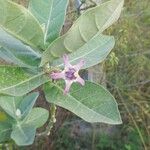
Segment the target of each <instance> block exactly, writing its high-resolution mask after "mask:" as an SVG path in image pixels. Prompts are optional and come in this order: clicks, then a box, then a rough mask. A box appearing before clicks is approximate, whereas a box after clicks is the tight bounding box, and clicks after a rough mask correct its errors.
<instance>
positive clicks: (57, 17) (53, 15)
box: [29, 0, 68, 43]
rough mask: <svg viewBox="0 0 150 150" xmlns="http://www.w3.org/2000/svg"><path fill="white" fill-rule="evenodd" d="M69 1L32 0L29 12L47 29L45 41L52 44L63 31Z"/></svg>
mask: <svg viewBox="0 0 150 150" xmlns="http://www.w3.org/2000/svg"><path fill="white" fill-rule="evenodd" d="M67 4H68V0H38V1H37V0H30V1H29V10H30V11H31V12H32V13H33V15H34V16H35V17H36V18H37V19H38V20H39V21H40V23H41V24H42V25H44V27H45V36H44V37H45V38H44V41H45V42H46V41H47V42H49V43H51V42H52V41H53V40H55V39H56V38H57V37H58V36H59V33H60V31H61V28H62V25H63V23H64V19H65V13H66V8H67Z"/></svg>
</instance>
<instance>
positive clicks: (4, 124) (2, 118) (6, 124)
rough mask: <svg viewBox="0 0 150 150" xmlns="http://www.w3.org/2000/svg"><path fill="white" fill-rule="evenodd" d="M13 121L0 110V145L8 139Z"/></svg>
mask: <svg viewBox="0 0 150 150" xmlns="http://www.w3.org/2000/svg"><path fill="white" fill-rule="evenodd" d="M12 123H13V120H12V118H10V117H9V116H8V115H7V114H6V113H5V112H4V111H3V110H2V109H1V108H0V143H1V142H6V141H8V140H9V139H10V134H11V131H12V125H11V124H12Z"/></svg>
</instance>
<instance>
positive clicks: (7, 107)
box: [0, 92, 39, 120]
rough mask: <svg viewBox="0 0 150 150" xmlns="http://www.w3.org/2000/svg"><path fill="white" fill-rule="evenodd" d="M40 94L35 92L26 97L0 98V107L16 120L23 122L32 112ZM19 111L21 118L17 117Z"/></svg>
mask: <svg viewBox="0 0 150 150" xmlns="http://www.w3.org/2000/svg"><path fill="white" fill-rule="evenodd" d="M38 95H39V94H38V93H37V92H34V93H31V94H29V95H27V96H25V97H13V96H7V95H3V96H2V95H1V96H0V107H1V108H2V109H3V110H4V111H5V112H6V113H7V114H8V115H9V116H11V117H12V118H14V119H15V120H23V119H24V118H25V117H26V116H27V115H28V114H29V113H30V112H31V110H32V108H33V106H34V104H35V101H36V100H37V97H38ZM17 110H19V111H20V116H17V114H16V113H17Z"/></svg>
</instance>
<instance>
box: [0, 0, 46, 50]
mask: <svg viewBox="0 0 150 150" xmlns="http://www.w3.org/2000/svg"><path fill="white" fill-rule="evenodd" d="M0 26H1V27H2V28H3V29H5V30H6V31H7V32H8V33H10V34H12V35H13V36H15V37H16V38H18V39H19V40H21V41H23V42H25V43H26V44H29V45H31V46H34V47H40V48H42V47H43V44H44V35H43V31H42V28H41V27H40V24H39V23H38V21H37V20H36V19H35V18H34V17H33V16H32V14H30V12H29V11H28V10H27V9H25V8H24V7H22V6H21V5H18V4H16V3H13V2H11V1H8V0H0Z"/></svg>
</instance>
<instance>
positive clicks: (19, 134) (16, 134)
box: [11, 123, 36, 146]
mask: <svg viewBox="0 0 150 150" xmlns="http://www.w3.org/2000/svg"><path fill="white" fill-rule="evenodd" d="M35 133H36V129H35V128H34V127H32V126H25V125H21V124H19V123H18V124H17V125H14V127H13V131H12V133H11V138H12V139H13V140H14V141H15V142H16V144H17V145H18V146H26V145H31V144H32V143H33V141H34V138H35Z"/></svg>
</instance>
